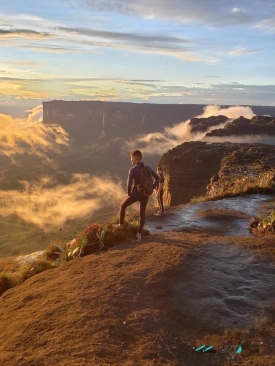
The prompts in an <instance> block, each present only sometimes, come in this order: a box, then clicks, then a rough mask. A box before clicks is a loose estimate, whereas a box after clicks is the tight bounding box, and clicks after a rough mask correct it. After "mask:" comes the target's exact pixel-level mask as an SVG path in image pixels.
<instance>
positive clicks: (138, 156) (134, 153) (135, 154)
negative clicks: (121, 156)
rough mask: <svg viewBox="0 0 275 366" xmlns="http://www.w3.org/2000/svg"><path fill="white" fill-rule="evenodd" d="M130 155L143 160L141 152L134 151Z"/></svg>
mask: <svg viewBox="0 0 275 366" xmlns="http://www.w3.org/2000/svg"><path fill="white" fill-rule="evenodd" d="M130 155H131V156H136V157H137V158H140V160H141V159H142V153H141V152H140V151H139V150H134V151H132V152H131V154H130Z"/></svg>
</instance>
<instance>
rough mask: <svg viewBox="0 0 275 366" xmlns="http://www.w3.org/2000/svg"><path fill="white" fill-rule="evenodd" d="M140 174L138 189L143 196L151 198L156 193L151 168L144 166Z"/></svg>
mask: <svg viewBox="0 0 275 366" xmlns="http://www.w3.org/2000/svg"><path fill="white" fill-rule="evenodd" d="M140 170H141V172H140V183H139V184H138V185H137V189H138V191H139V193H140V194H141V195H142V196H148V197H149V196H151V194H152V193H153V192H154V188H153V179H152V176H151V172H150V169H149V167H147V166H146V165H144V167H142V168H141V169H140Z"/></svg>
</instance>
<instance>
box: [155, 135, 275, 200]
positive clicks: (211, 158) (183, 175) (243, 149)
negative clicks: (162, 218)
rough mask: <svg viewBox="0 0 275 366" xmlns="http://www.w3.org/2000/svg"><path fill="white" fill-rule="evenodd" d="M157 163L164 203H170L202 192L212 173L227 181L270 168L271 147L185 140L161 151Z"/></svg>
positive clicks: (274, 160) (274, 162)
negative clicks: (162, 179) (162, 186)
mask: <svg viewBox="0 0 275 366" xmlns="http://www.w3.org/2000/svg"><path fill="white" fill-rule="evenodd" d="M158 165H159V166H161V167H162V168H163V170H164V175H165V178H166V179H165V182H164V202H165V205H172V206H174V205H179V204H182V203H187V202H190V200H191V198H193V197H194V196H198V195H204V194H206V186H207V185H208V183H209V181H210V179H211V178H212V177H213V178H214V179H215V180H218V179H220V180H221V181H223V180H224V181H227V180H228V178H230V179H231V178H234V177H237V176H240V175H245V174H246V175H248V174H250V173H251V174H254V175H257V174H259V173H260V172H267V173H268V172H272V171H273V169H274V168H275V148H274V146H269V145H262V144H234V143H230V142H228V143H206V142H185V143H183V144H181V145H178V146H177V147H175V148H173V149H170V150H169V151H168V152H167V153H165V154H164V155H163V156H162V158H161V159H160V161H159V163H158ZM244 172H245V173H244ZM272 174H273V173H272ZM221 184H223V182H221Z"/></svg>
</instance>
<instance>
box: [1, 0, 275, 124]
mask: <svg viewBox="0 0 275 366" xmlns="http://www.w3.org/2000/svg"><path fill="white" fill-rule="evenodd" d="M274 33H275V4H274V1H273V0H262V1H258V2H251V1H248V0H238V1H235V0H233V1H232V0H230V1H229V0H209V1H204V0H197V1H192V0H169V1H168V0H158V1H156V0H149V1H148V0H146V1H145V0H98V1H93V0H69V1H67V0H66V1H65V0H58V1H55V0H49V1H48V2H47V3H43V5H42V4H41V5H40V6H39V7H37V3H36V1H35V0H29V1H28V2H21V1H20V0H15V1H14V2H13V3H12V4H11V3H10V2H9V1H8V0H3V1H2V2H1V12H0V44H1V49H2V50H3V52H4V54H3V56H2V57H0V113H5V114H11V115H13V116H15V114H13V111H16V114H17V115H18V114H20V113H19V112H20V111H19V110H21V115H20V117H22V116H23V114H24V111H25V110H26V109H31V108H33V107H34V106H35V105H37V102H38V101H39V103H41V101H42V100H50V99H63V100H77V99H97V100H120V101H130V102H144V101H149V102H153V103H154V102H156V103H200V104H223V105H237V104H242V105H258V104H261V105H275V73H274V62H273V60H274V56H275V47H274ZM240 34H241V37H240ZM134 80H142V82H140V83H138V82H133V81H134ZM19 106H21V109H20V108H19ZM14 113H15V112H14Z"/></svg>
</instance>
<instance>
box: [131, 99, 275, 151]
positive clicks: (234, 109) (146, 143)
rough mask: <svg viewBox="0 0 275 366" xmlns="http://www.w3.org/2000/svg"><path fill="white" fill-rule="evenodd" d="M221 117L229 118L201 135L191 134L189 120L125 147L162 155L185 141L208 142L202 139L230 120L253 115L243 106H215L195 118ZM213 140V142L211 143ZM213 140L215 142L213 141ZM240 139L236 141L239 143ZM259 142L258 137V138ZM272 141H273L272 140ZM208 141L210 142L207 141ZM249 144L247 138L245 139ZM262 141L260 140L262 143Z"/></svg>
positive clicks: (142, 137) (205, 108)
mask: <svg viewBox="0 0 275 366" xmlns="http://www.w3.org/2000/svg"><path fill="white" fill-rule="evenodd" d="M219 115H223V116H226V117H228V118H229V121H227V122H225V123H221V124H220V125H217V126H211V127H209V128H208V129H207V130H206V131H205V132H201V133H191V129H190V126H189V122H190V119H188V120H187V121H184V122H181V123H178V124H176V125H174V126H173V127H166V128H165V129H164V131H163V132H157V133H150V134H147V135H142V136H138V137H137V138H135V139H134V140H133V141H130V142H128V143H127V144H126V145H127V147H128V148H129V149H131V150H134V149H135V148H136V146H140V149H142V152H143V153H145V154H147V155H155V154H157V155H160V156H161V155H163V153H164V152H165V151H168V150H169V149H172V148H174V147H176V146H177V145H180V144H182V143H183V142H187V141H200V140H202V139H203V141H208V139H207V140H206V139H204V137H205V135H206V134H207V133H208V132H210V131H212V130H214V129H217V128H223V127H224V126H225V125H226V124H227V123H228V122H230V120H233V119H236V118H238V117H240V116H243V117H245V118H248V119H251V118H252V117H253V116H254V115H255V114H254V112H253V110H252V109H251V108H250V107H243V106H231V107H228V108H221V107H220V106H217V105H209V106H206V107H204V112H203V113H202V114H201V115H198V116H196V118H208V117H211V116H219ZM233 139H234V138H231V137H228V136H227V137H226V139H223V141H232V142H233ZM212 140H213V141H212ZM212 140H211V142H217V139H212ZM214 140H215V141H214ZM241 140H242V137H241V138H239V139H238V142H241ZM258 140H259V137H258ZM273 140H274V139H273ZM209 141H210V140H209ZM246 141H247V142H249V137H247V138H246ZM262 141H263V139H260V142H262ZM251 142H257V138H256V137H255V138H254V137H253V138H252V139H251Z"/></svg>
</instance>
